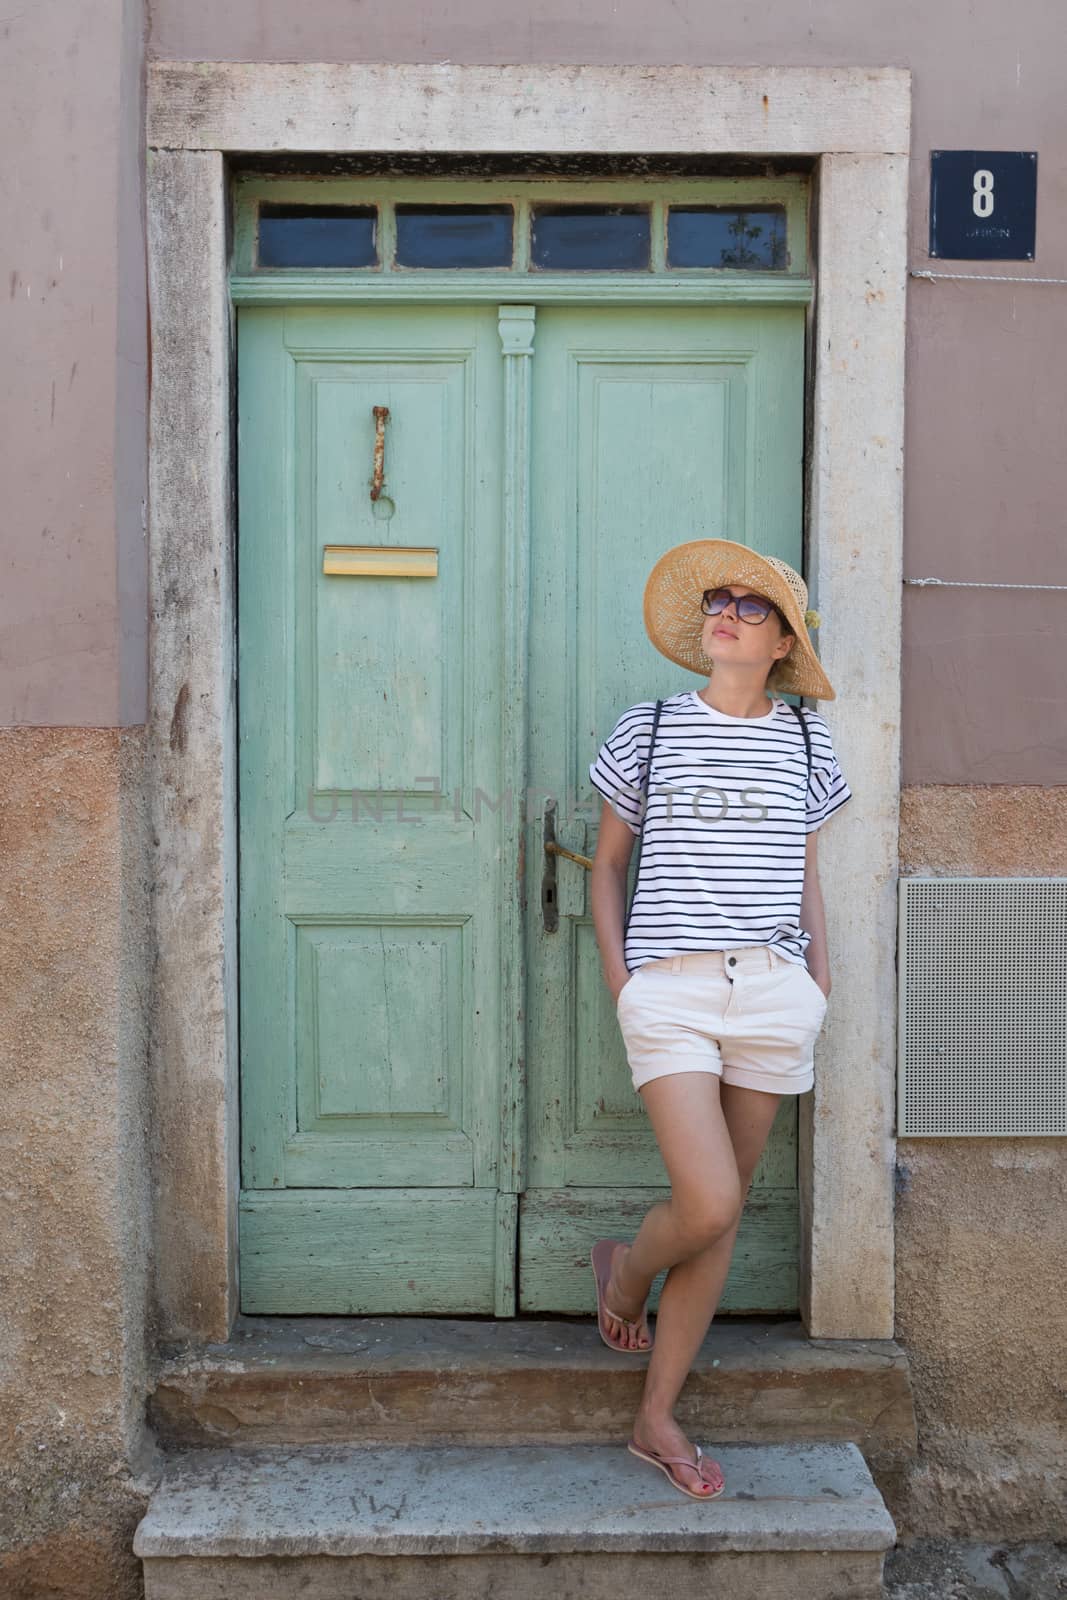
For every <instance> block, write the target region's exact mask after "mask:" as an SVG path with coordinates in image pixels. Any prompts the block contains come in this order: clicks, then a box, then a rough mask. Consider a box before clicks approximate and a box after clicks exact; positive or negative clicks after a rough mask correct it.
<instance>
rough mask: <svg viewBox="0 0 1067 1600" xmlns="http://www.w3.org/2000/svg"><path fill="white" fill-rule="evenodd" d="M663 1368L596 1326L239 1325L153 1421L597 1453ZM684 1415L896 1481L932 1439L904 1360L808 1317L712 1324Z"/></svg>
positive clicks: (187, 1435)
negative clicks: (919, 1415)
mask: <svg viewBox="0 0 1067 1600" xmlns="http://www.w3.org/2000/svg"><path fill="white" fill-rule="evenodd" d="M647 1366H648V1357H647V1356H643V1355H642V1356H627V1355H623V1354H620V1353H618V1352H616V1351H613V1350H609V1349H608V1348H607V1346H606V1345H604V1344H602V1343H601V1340H600V1337H599V1335H598V1333H597V1328H596V1324H595V1322H594V1321H593V1320H592V1319H590V1318H573V1319H563V1318H543V1319H536V1320H535V1319H515V1320H501V1321H495V1320H488V1319H487V1320H479V1319H475V1318H442V1317H338V1318H331V1317H289V1318H285V1317H240V1318H238V1320H237V1323H236V1325H235V1327H234V1331H233V1334H232V1336H231V1338H230V1339H229V1340H228V1341H227V1342H226V1343H225V1344H216V1345H208V1346H205V1347H203V1348H201V1349H199V1350H196V1351H190V1352H188V1353H186V1354H174V1355H173V1356H172V1357H171V1358H170V1359H168V1360H167V1361H165V1362H164V1364H163V1366H162V1368H161V1370H160V1372H159V1374H158V1377H157V1381H156V1384H155V1386H154V1392H153V1393H152V1395H151V1396H150V1400H149V1413H148V1414H149V1421H150V1422H151V1424H152V1426H153V1428H154V1430H155V1432H156V1435H157V1437H158V1438H159V1440H160V1443H161V1444H162V1445H163V1446H164V1448H170V1449H174V1448H186V1447H197V1446H210V1445H216V1444H218V1445H221V1444H230V1443H233V1444H241V1445H251V1444H312V1443H322V1444H325V1443H359V1444H361V1445H375V1444H382V1445H385V1444H407V1443H413V1442H416V1441H418V1442H421V1443H436V1444H448V1443H451V1444H494V1445H499V1444H559V1443H566V1442H568V1441H574V1442H585V1443H590V1444H595V1443H603V1442H604V1441H606V1440H611V1439H613V1438H617V1439H623V1440H625V1439H626V1438H627V1437H628V1435H629V1429H630V1424H631V1421H632V1419H633V1415H634V1412H635V1410H636V1407H637V1403H638V1400H639V1398H640V1394H641V1388H642V1385H643V1383H644V1374H645V1370H646V1368H647ZM676 1415H677V1417H678V1421H679V1422H680V1423H681V1425H682V1427H683V1428H686V1429H693V1428H697V1429H705V1430H707V1431H709V1432H710V1433H711V1435H712V1436H713V1437H714V1438H715V1439H716V1440H717V1441H719V1442H720V1443H724V1444H726V1443H739V1444H741V1443H749V1444H757V1443H784V1442H788V1441H790V1440H806V1441H808V1442H811V1441H813V1440H823V1441H825V1442H827V1443H830V1442H833V1441H838V1442H845V1441H848V1440H852V1441H853V1442H855V1443H856V1444H858V1445H859V1446H860V1447H861V1449H862V1450H863V1452H864V1455H865V1456H866V1457H867V1460H868V1461H869V1462H871V1463H872V1464H875V1463H881V1464H882V1467H881V1470H885V1471H887V1472H889V1471H891V1470H893V1466H894V1464H903V1463H905V1462H906V1461H907V1460H908V1459H909V1458H910V1457H912V1456H914V1454H915V1450H916V1443H917V1440H916V1434H917V1429H916V1419H915V1407H914V1401H913V1397H912V1388H911V1377H910V1371H909V1364H908V1358H907V1354H906V1352H905V1351H904V1350H903V1348H902V1347H901V1346H900V1345H898V1344H897V1343H896V1342H895V1341H894V1340H892V1339H809V1338H807V1336H806V1335H805V1332H804V1328H803V1324H802V1323H800V1322H795V1321H789V1322H769V1321H763V1320H759V1319H743V1320H742V1319H736V1320H729V1319H718V1320H716V1321H715V1322H713V1324H712V1326H711V1328H710V1329H709V1332H708V1337H707V1338H706V1339H705V1341H704V1345H703V1347H702V1349H701V1350H700V1351H699V1353H698V1355H697V1357H696V1360H695V1361H694V1363H693V1368H692V1371H691V1373H690V1375H689V1377H688V1378H687V1380H686V1384H685V1387H684V1389H683V1390H682V1394H681V1397H680V1399H679V1402H678V1406H677V1409H676ZM879 1481H881V1479H879Z"/></svg>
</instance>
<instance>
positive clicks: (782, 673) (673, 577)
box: [645, 539, 836, 700]
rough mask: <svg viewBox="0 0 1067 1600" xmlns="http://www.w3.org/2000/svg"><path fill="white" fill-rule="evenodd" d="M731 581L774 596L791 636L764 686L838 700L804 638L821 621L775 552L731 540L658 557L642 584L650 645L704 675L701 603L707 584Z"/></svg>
mask: <svg viewBox="0 0 1067 1600" xmlns="http://www.w3.org/2000/svg"><path fill="white" fill-rule="evenodd" d="M735 583H736V584H742V583H743V584H745V585H747V587H748V588H750V589H755V590H756V591H757V593H759V594H761V595H765V596H766V598H767V599H768V600H771V601H773V602H774V604H775V605H776V606H777V607H778V609H779V611H780V612H781V613H782V615H783V616H784V617H785V618H787V620H788V622H789V626H790V627H791V628H792V630H793V632H794V633H795V635H796V643H795V644H794V645H793V647H792V649H791V650H790V652H789V654H788V655H787V656H786V657H784V659H782V660H780V661H777V662H775V666H774V668H772V673H771V676H770V678H769V686H770V687H772V688H774V689H776V690H778V692H779V693H781V694H799V695H810V696H811V697H812V698H813V699H815V700H833V699H836V696H835V694H834V691H833V689H832V688H831V686H830V680H829V678H828V677H827V676H826V674H825V672H824V671H823V669H822V667H821V666H820V665H819V658H818V656H817V655H816V654H815V651H814V649H813V648H812V643H811V639H810V637H809V635H808V629H809V628H817V627H818V626H819V613H818V612H817V611H809V610H808V586H807V584H806V583H805V582H804V579H803V578H802V577H801V576H800V573H799V572H794V571H793V568H792V567H790V566H787V565H786V563H785V562H784V561H779V560H778V557H777V556H761V555H757V553H756V551H755V550H750V549H749V548H748V546H747V545H744V544H737V543H736V542H735V541H734V540H733V539H691V540H690V541H689V543H688V544H677V545H675V546H674V549H673V550H668V551H667V553H666V555H663V556H660V558H659V560H658V561H657V562H656V565H655V566H654V567H653V568H652V571H651V572H650V573H649V575H648V582H647V583H646V584H645V627H646V628H647V630H648V636H649V638H650V639H651V640H652V643H653V644H654V645H655V647H656V649H657V650H659V651H660V652H661V653H662V654H663V655H665V656H666V657H667V659H668V660H669V661H676V662H677V663H678V665H679V666H680V667H688V668H689V670H690V671H691V672H699V673H700V674H701V675H702V676H703V677H709V676H710V675H711V673H712V671H713V669H714V666H715V663H714V661H713V660H712V659H711V657H710V656H706V655H705V654H704V651H703V650H702V649H701V644H700V639H701V634H702V632H703V629H704V613H703V611H701V609H700V602H701V600H702V598H703V595H704V590H705V589H721V588H724V587H727V588H728V587H729V586H730V585H731V584H735ZM775 669H777V670H775Z"/></svg>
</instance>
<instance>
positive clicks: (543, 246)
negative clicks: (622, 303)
mask: <svg viewBox="0 0 1067 1600" xmlns="http://www.w3.org/2000/svg"><path fill="white" fill-rule="evenodd" d="M236 195H237V201H236V211H235V217H236V227H235V247H234V270H235V272H236V273H238V274H241V273H254V274H259V273H271V274H274V273H278V272H286V273H289V272H296V273H305V272H317V273H326V274H331V273H336V272H339V271H340V272H344V273H353V274H370V273H379V274H382V273H384V274H387V275H399V274H412V275H415V276H420V275H424V274H428V273H443V274H449V273H453V274H454V273H457V272H475V273H488V274H492V275H497V274H526V275H528V276H530V277H531V278H532V277H540V276H541V275H543V274H559V275H561V276H565V275H570V274H576V273H590V274H610V275H615V274H618V275H627V276H630V275H634V274H646V275H648V274H657V273H658V274H669V275H670V276H672V277H676V278H683V277H687V276H692V275H700V274H705V275H709V274H710V275H722V274H737V273H778V274H789V275H793V274H797V273H798V272H799V273H803V272H804V271H805V270H806V265H807V258H806V247H805V246H806V233H807V188H806V184H805V183H804V181H803V179H802V177H799V176H798V175H795V174H793V175H788V174H787V175H783V176H780V177H775V178H770V179H765V180H760V179H748V178H718V179H708V178H698V179H688V180H687V179H681V178H679V179H674V180H666V179H661V180H649V181H644V182H640V181H635V180H634V179H632V178H631V179H623V180H617V179H608V180H604V181H602V182H599V183H595V182H588V183H586V182H575V181H573V180H567V181H560V182H557V183H555V184H553V183H550V182H547V181H545V180H537V181H533V180H530V181H517V182H512V183H502V182H499V181H497V180H492V181H484V182H483V181H474V180H471V181H458V182H457V181H449V182H445V181H442V182H433V181H432V180H428V179H410V178H408V179H404V178H401V179H398V180H394V181H393V182H392V183H389V182H388V180H379V181H374V180H369V179H367V180H360V179H349V178H338V179H327V180H323V179H308V180H300V179H289V178H264V177H262V176H256V175H251V174H249V175H245V176H243V177H239V178H238V179H237V183H236Z"/></svg>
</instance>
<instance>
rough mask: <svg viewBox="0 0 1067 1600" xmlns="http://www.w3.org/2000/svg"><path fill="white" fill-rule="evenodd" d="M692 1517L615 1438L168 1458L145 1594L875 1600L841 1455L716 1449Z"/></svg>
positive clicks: (863, 1501) (874, 1529) (889, 1535)
mask: <svg viewBox="0 0 1067 1600" xmlns="http://www.w3.org/2000/svg"><path fill="white" fill-rule="evenodd" d="M701 1444H702V1447H703V1448H704V1449H705V1450H706V1451H708V1452H709V1453H711V1454H712V1455H714V1457H715V1459H716V1460H717V1461H718V1462H719V1463H720V1465H721V1467H722V1470H723V1474H724V1476H725V1478H726V1488H725V1491H724V1493H723V1494H722V1495H721V1496H719V1498H718V1499H716V1500H711V1501H708V1502H705V1503H703V1504H701V1503H700V1502H698V1501H696V1500H691V1499H689V1498H688V1497H687V1496H685V1495H683V1494H680V1493H679V1492H678V1491H677V1490H675V1489H673V1488H671V1486H670V1484H669V1483H668V1482H667V1479H666V1478H665V1477H664V1475H663V1474H662V1473H661V1472H659V1471H657V1470H656V1469H655V1468H654V1467H651V1466H649V1465H648V1464H647V1463H646V1462H643V1461H640V1460H638V1459H637V1457H635V1456H632V1455H630V1454H629V1452H628V1451H627V1450H626V1449H625V1448H624V1446H622V1445H619V1444H612V1445H604V1444H598V1445H591V1444H572V1445H567V1446H562V1445H505V1446H497V1447H490V1446H478V1445H461V1446H455V1445H438V1446H431V1447H426V1448H419V1447H416V1446H409V1445H400V1446H390V1447H386V1448H376V1449H366V1448H361V1447H358V1446H351V1445H305V1446H303V1447H299V1448H294V1447H287V1446H270V1447H263V1446H254V1447H250V1448H245V1449H212V1450H192V1451H189V1452H186V1453H183V1454H180V1455H178V1456H175V1457H173V1458H171V1459H170V1460H169V1461H168V1464H167V1467H166V1470H165V1473H164V1476H163V1478H162V1480H161V1482H160V1484H159V1487H158V1488H157V1489H156V1491H155V1493H154V1494H153V1496H152V1498H151V1500H150V1502H149V1505H148V1509H147V1512H146V1513H145V1516H144V1518H143V1519H142V1521H141V1522H140V1524H139V1525H138V1528H137V1531H136V1534H135V1536H134V1544H133V1548H134V1552H135V1554H136V1555H137V1556H138V1557H140V1559H141V1561H142V1563H143V1568H144V1577H145V1600H281V1597H288V1596H297V1595H299V1596H300V1600H353V1597H354V1596H358V1597H359V1600H428V1597H432V1600H571V1597H575V1600H578V1597H580V1600H619V1597H620V1596H624V1595H626V1596H628V1595H640V1596H641V1597H642V1600H668V1597H669V1600H677V1597H678V1596H679V1595H683V1596H685V1597H686V1600H690V1597H691V1600H703V1597H709V1596H714V1597H716V1600H718V1597H721V1600H797V1596H798V1595H811V1596H816V1597H817V1600H877V1597H880V1596H881V1594H882V1566H883V1562H884V1558H885V1553H886V1551H887V1550H888V1549H889V1548H890V1547H891V1546H892V1545H893V1544H894V1542H895V1539H896V1528H895V1525H894V1523H893V1520H892V1518H891V1517H890V1515H889V1512H888V1511H887V1509H886V1507H885V1504H884V1502H883V1500H882V1497H881V1495H880V1494H879V1492H878V1490H877V1488H876V1487H875V1485H874V1483H873V1481H872V1479H871V1475H870V1472H869V1471H868V1469H867V1465H866V1463H865V1461H864V1458H863V1455H862V1454H861V1452H860V1450H859V1449H858V1448H857V1447H856V1445H854V1444H851V1443H843V1444H842V1443H837V1444H811V1443H799V1442H797V1443H790V1444H777V1445H766V1444H764V1445H738V1444H725V1445H720V1444H718V1443H717V1442H716V1443H715V1444H714V1446H713V1445H712V1444H711V1443H710V1442H709V1443H708V1444H706V1445H705V1444H704V1440H703V1438H702V1437H701Z"/></svg>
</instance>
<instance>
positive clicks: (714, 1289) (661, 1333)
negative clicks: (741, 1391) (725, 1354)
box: [608, 1073, 781, 1488]
mask: <svg viewBox="0 0 1067 1600" xmlns="http://www.w3.org/2000/svg"><path fill="white" fill-rule="evenodd" d="M641 1093H642V1096H643V1098H644V1100H645V1104H646V1106H647V1108H648V1113H649V1118H650V1120H651V1122H652V1125H653V1130H654V1132H655V1135H656V1139H657V1142H658V1144H659V1147H660V1151H661V1153H662V1155H663V1159H664V1164H665V1165H666V1167H667V1173H668V1176H669V1178H670V1181H671V1198H670V1200H669V1201H663V1202H660V1204H659V1205H656V1206H653V1208H652V1209H651V1211H649V1213H648V1215H647V1216H646V1218H645V1220H644V1222H643V1223H642V1225H641V1228H640V1230H639V1231H638V1234H637V1237H636V1238H635V1240H634V1242H633V1244H632V1245H631V1246H630V1247H629V1248H627V1247H625V1246H619V1247H617V1248H616V1250H615V1255H614V1260H613V1262H612V1267H613V1272H612V1280H611V1284H610V1286H609V1290H610V1292H609V1295H608V1299H609V1300H610V1303H611V1304H612V1305H613V1306H614V1307H615V1308H616V1309H617V1310H618V1311H619V1313H620V1315H623V1316H636V1315H637V1312H638V1311H639V1310H640V1307H641V1305H642V1303H643V1301H644V1298H645V1296H646V1295H647V1293H648V1290H649V1287H650V1285H651V1283H652V1279H653V1278H654V1277H655V1276H656V1274H657V1272H660V1271H662V1269H663V1267H664V1266H669V1267H670V1271H669V1272H668V1275H667V1279H666V1282H665V1283H664V1285H663V1289H662V1291H661V1294H660V1304H659V1313H658V1315H657V1317H656V1344H655V1348H654V1350H653V1352H652V1356H651V1359H650V1361H649V1369H648V1374H647V1377H646V1380H645V1390H644V1395H643V1396H642V1400H641V1405H640V1407H639V1409H638V1413H637V1417H636V1418H635V1422H634V1437H635V1439H636V1440H637V1442H638V1443H639V1444H644V1445H647V1446H650V1447H651V1448H652V1449H654V1450H657V1451H659V1452H661V1453H666V1454H669V1455H687V1456H688V1455H690V1454H695V1452H693V1450H692V1446H691V1445H690V1444H689V1442H688V1440H687V1439H686V1437H685V1435H684V1433H683V1432H682V1430H681V1428H680V1427H679V1426H678V1424H677V1423H676V1422H675V1420H674V1416H673V1411H674V1406H675V1403H676V1401H677V1398H678V1395H679V1393H680V1391H681V1388H682V1385H683V1384H684V1382H685V1380H686V1377H687V1376H688V1374H689V1371H690V1368H691V1367H692V1363H693V1359H694V1357H695V1356H696V1353H697V1351H698V1350H699V1349H700V1346H701V1344H702V1343H703V1341H704V1338H705V1336H706V1334H707V1330H708V1327H709V1325H710V1323H711V1320H712V1317H713V1316H714V1315H715V1310H716V1307H717V1306H718V1303H719V1299H720V1298H721V1295H722V1290H723V1285H724V1284H725V1282H726V1277H727V1274H728V1272H729V1269H730V1260H731V1257H732V1255H733V1248H734V1244H735V1242H736V1239H737V1231H738V1228H739V1227H740V1223H741V1214H742V1211H743V1208H744V1202H745V1198H746V1196H747V1194H748V1189H749V1185H750V1183H751V1181H752V1174H753V1172H754V1171H755V1168H756V1164H757V1162H758V1161H759V1158H760V1154H761V1153H762V1150H763V1147H764V1145H765V1144H766V1141H767V1136H768V1134H769V1133H770V1129H771V1126H772V1124H773V1122H774V1117H775V1114H776V1112H777V1109H778V1104H779V1101H780V1099H781V1096H780V1095H775V1094H765V1093H763V1092H762V1091H760V1090H756V1089H742V1088H740V1087H738V1086H737V1085H735V1084H723V1083H721V1081H720V1079H719V1078H717V1077H715V1076H713V1075H711V1074H708V1073H672V1074H671V1075H670V1076H668V1077H665V1078H656V1079H654V1080H653V1081H652V1082H651V1083H649V1084H646V1085H645V1087H644V1088H643V1089H642V1091H641ZM614 1326H616V1327H617V1326H618V1325H617V1324H615V1325H614ZM621 1332H622V1333H623V1334H625V1332H626V1330H621ZM629 1342H630V1344H631V1345H632V1346H633V1347H635V1348H640V1347H641V1346H640V1342H639V1340H638V1338H637V1334H636V1330H634V1331H633V1332H632V1333H631V1335H630V1339H629ZM677 1471H678V1473H679V1475H680V1476H681V1477H682V1478H683V1481H685V1482H686V1483H688V1484H689V1486H690V1487H692V1488H696V1487H697V1486H698V1484H699V1481H700V1479H699V1474H698V1472H697V1469H696V1467H695V1466H694V1468H693V1470H692V1473H691V1474H688V1473H687V1471H686V1469H685V1468H684V1467H679V1468H677Z"/></svg>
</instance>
